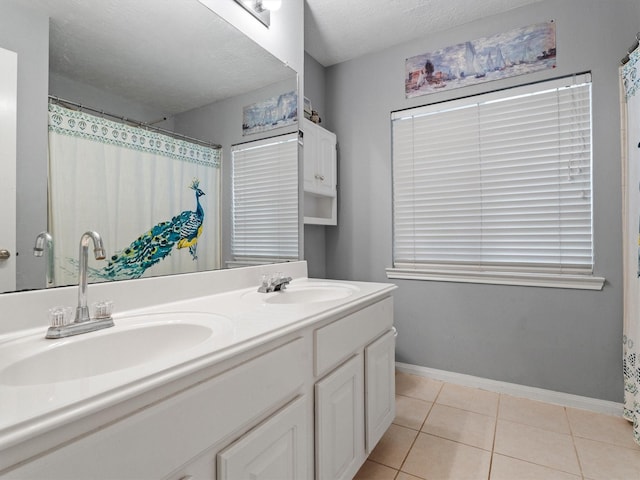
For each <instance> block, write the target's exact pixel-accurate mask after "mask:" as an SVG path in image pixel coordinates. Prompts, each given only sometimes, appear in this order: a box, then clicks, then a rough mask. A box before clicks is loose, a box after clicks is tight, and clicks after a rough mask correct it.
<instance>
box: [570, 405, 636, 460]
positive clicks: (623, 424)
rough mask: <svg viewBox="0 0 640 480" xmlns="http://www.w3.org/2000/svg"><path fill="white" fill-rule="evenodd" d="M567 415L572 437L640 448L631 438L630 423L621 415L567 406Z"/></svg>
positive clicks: (631, 428)
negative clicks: (604, 413) (616, 415)
mask: <svg viewBox="0 0 640 480" xmlns="http://www.w3.org/2000/svg"><path fill="white" fill-rule="evenodd" d="M567 416H568V417H569V425H570V426H571V431H572V433H573V436H574V437H581V438H588V439H590V440H597V441H599V442H605V443H611V444H613V445H620V446H622V447H627V448H636V449H637V450H640V446H638V444H637V443H636V442H635V441H634V440H633V433H632V430H633V427H632V425H631V423H630V422H628V421H627V420H625V419H624V418H622V417H615V416H613V415H603V414H601V413H595V412H589V411H587V410H578V409H576V408H567Z"/></svg>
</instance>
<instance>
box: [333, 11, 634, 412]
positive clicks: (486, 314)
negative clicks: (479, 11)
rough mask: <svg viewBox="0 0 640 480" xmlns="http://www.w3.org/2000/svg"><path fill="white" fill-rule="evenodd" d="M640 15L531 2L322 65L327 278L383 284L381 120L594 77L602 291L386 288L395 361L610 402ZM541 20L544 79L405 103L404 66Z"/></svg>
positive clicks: (385, 239)
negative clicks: (329, 151) (553, 57)
mask: <svg viewBox="0 0 640 480" xmlns="http://www.w3.org/2000/svg"><path fill="white" fill-rule="evenodd" d="M639 14H640V4H638V2H637V0H620V1H616V2H609V1H604V0H601V1H598V0H563V1H550V0H549V1H543V2H540V3H536V4H533V5H529V6H526V7H522V8H519V9H517V10H512V11H510V12H506V13H504V14H501V15H499V16H494V17H489V18H485V19H483V20H481V21H477V22H474V23H470V24H467V25H465V26H463V27H460V28H455V29H451V30H448V31H446V32H440V33H438V34H433V35H425V36H424V38H421V39H419V40H416V41H413V42H411V43H409V44H405V45H401V46H398V47H395V48H392V49H388V50H385V51H382V52H379V53H376V54H371V55H367V56H363V57H361V58H358V59H356V60H353V61H349V62H344V63H342V64H338V65H336V66H333V67H331V68H328V69H327V72H326V73H327V79H326V81H327V84H326V87H327V90H326V91H327V97H326V112H325V115H324V117H326V126H327V128H329V129H330V130H333V131H335V132H336V133H337V135H338V138H339V139H340V149H339V154H340V158H341V162H340V169H339V174H340V188H339V192H338V195H339V198H340V203H339V212H338V217H339V219H340V223H339V227H338V229H337V230H327V236H326V242H327V267H326V269H327V275H328V276H330V277H332V278H337V279H353V280H369V281H387V278H386V275H385V267H389V266H391V261H392V231H391V229H392V215H391V212H392V205H391V161H390V150H391V149H390V120H389V113H390V112H391V111H393V110H398V109H404V108H408V107H412V106H417V105H422V104H427V103H432V102H437V101H443V100H446V99H451V98H455V97H458V96H464V95H470V94H474V93H479V92H483V91H488V90H494V89H499V88H503V87H506V86H511V85H516V84H519V83H522V82H532V81H536V80H541V79H545V78H552V77H557V76H562V75H567V74H571V73H577V72H583V71H592V73H593V111H594V115H593V146H594V149H593V150H594V169H593V184H594V229H595V232H594V240H595V273H596V274H597V275H601V276H604V277H606V279H607V282H606V285H605V287H604V290H603V291H596V292H592V291H583V290H569V289H554V288H537V287H517V286H497V285H496V286H494V285H476V284H459V283H446V282H427V281H409V280H406V281H396V282H395V283H397V284H398V286H399V287H400V288H399V289H398V290H397V291H396V292H395V293H394V297H395V321H396V325H397V327H398V331H399V336H398V342H397V360H398V361H400V362H407V363H410V364H415V365H421V366H426V367H431V368H436V369H443V370H447V371H452V372H459V373H465V374H469V375H476V376H480V377H485V378H490V379H496V380H501V381H506V382H513V383H517V384H523V385H529V386H534V387H541V388H545V389H550V390H555V391H561V392H567V393H572V394H577V395H584V396H588V397H594V398H600V399H606V400H612V401H622V397H623V382H622V372H621V370H622V361H621V357H622V349H621V341H622V254H621V242H622V240H621V207H620V205H621V187H620V183H621V182H620V174H621V169H620V133H619V96H618V95H619V93H618V76H617V74H618V62H619V59H620V58H621V57H622V56H623V54H624V52H625V51H626V49H627V48H628V46H629V44H630V43H631V42H632V41H633V37H634V35H635V33H636V32H637V31H638V23H637V19H638V16H639ZM550 19H554V20H555V21H556V22H557V47H558V59H557V60H558V67H557V68H556V69H555V70H553V71H546V72H538V73H535V74H530V75H527V76H526V77H520V78H518V77H515V78H512V79H509V80H502V81H496V82H489V83H485V84H482V85H476V86H474V87H468V88H464V89H458V90H450V91H445V92H441V93H437V94H433V95H429V96H423V97H418V98H414V99H410V100H406V99H405V98H404V81H403V80H404V61H405V59H406V58H407V57H410V56H413V55H417V54H421V53H426V52H429V51H432V50H436V49H439V48H443V47H446V46H449V45H455V44H458V43H462V42H464V41H466V40H471V39H475V38H480V37H484V36H488V35H492V34H494V33H498V32H503V31H507V30H509V29H512V28H516V27H520V26H525V25H530V24H534V23H539V22H545V21H548V20H550ZM323 120H324V119H323Z"/></svg>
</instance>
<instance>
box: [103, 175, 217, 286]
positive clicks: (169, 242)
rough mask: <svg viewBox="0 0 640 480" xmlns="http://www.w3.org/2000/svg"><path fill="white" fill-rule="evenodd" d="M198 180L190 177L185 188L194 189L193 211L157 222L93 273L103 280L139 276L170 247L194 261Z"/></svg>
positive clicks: (199, 221)
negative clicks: (190, 180)
mask: <svg viewBox="0 0 640 480" xmlns="http://www.w3.org/2000/svg"><path fill="white" fill-rule="evenodd" d="M199 186H200V180H199V179H197V178H194V179H193V181H192V182H191V185H189V188H190V189H192V190H193V191H194V192H195V197H196V208H195V210H185V211H184V212H181V213H179V214H178V215H176V216H174V217H173V218H172V219H171V220H169V221H165V222H160V223H158V224H156V225H154V226H153V227H152V228H151V229H150V230H148V231H147V232H145V233H143V234H142V235H140V236H139V237H138V238H136V239H135V240H134V241H133V242H131V244H130V245H129V246H128V247H127V248H125V249H123V250H121V251H119V252H116V253H115V254H113V255H112V256H111V257H110V258H109V263H108V264H107V266H106V267H104V268H102V269H100V270H94V271H93V272H92V274H93V276H95V277H98V278H102V279H105V280H124V279H132V278H140V277H141V276H142V275H143V274H144V272H145V271H146V270H147V269H148V268H149V267H151V266H153V265H155V264H156V263H158V262H159V261H161V260H163V259H164V258H166V257H167V256H168V255H170V254H171V251H172V250H173V248H174V247H176V248H177V249H182V248H188V249H189V253H191V257H192V258H193V260H197V258H198V255H197V247H198V237H200V235H201V234H202V226H203V223H204V209H203V208H202V205H201V204H200V197H202V196H203V195H204V194H205V193H204V192H203V191H202V190H200V188H199Z"/></svg>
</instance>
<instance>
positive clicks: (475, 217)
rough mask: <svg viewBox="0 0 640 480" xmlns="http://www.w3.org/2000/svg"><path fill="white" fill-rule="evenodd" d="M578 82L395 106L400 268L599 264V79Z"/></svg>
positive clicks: (556, 268) (566, 269)
mask: <svg viewBox="0 0 640 480" xmlns="http://www.w3.org/2000/svg"><path fill="white" fill-rule="evenodd" d="M583 77H586V76H583ZM567 83H568V79H560V80H555V81H551V82H543V83H539V84H535V85H528V86H525V87H518V88H513V89H509V90H503V91H500V92H493V93H491V94H485V95H480V96H476V97H473V98H466V99H460V100H456V101H453V102H445V103H441V104H437V105H432V106H427V107H421V108H417V109H412V110H409V111H402V112H396V113H394V114H393V115H392V135H393V140H392V147H393V189H394V190H393V214H394V232H393V241H394V252H393V261H394V267H395V268H400V269H414V270H420V269H428V268H439V269H442V268H444V269H447V268H449V269H453V270H455V269H465V270H469V269H475V270H485V269H491V270H501V269H502V270H506V271H518V272H531V271H544V272H553V273H571V274H574V273H577V274H588V273H591V272H592V271H593V233H592V196H591V83H590V79H588V78H580V81H573V82H569V83H571V84H570V85H567Z"/></svg>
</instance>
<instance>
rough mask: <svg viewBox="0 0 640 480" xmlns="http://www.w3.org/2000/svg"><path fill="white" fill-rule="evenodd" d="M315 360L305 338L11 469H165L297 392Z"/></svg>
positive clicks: (47, 473)
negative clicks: (310, 357)
mask: <svg viewBox="0 0 640 480" xmlns="http://www.w3.org/2000/svg"><path fill="white" fill-rule="evenodd" d="M308 361H309V359H308V357H307V353H306V352H305V348H304V342H303V340H302V339H301V338H298V339H296V340H293V341H291V342H289V343H287V344H285V345H283V346H280V347H278V348H276V349H274V350H271V351H269V352H267V353H264V354H263V355H260V356H258V357H256V358H254V359H252V360H249V361H247V362H245V363H243V364H241V365H239V366H236V367H234V368H232V369H231V370H228V371H227V372H225V373H222V374H220V375H218V376H216V377H214V378H212V379H210V380H208V381H206V382H203V383H201V384H200V385H197V386H195V387H193V388H190V389H189V390H186V391H184V392H182V393H180V394H178V395H175V396H173V397H171V398H169V399H167V400H165V401H161V402H160V403H158V404H155V405H154V406H152V407H149V408H147V409H146V410H143V411H141V412H139V413H136V414H134V415H131V416H130V417H127V418H125V419H123V420H121V421H119V422H117V423H114V424H112V425H110V426H108V427H106V428H104V429H102V430H99V431H97V432H95V433H93V434H90V435H87V436H86V437H83V438H81V439H80V440H78V441H76V442H73V443H71V444H69V445H67V446H65V447H63V448H60V449H59V450H56V451H54V452H52V453H50V454H48V455H45V456H43V457H40V458H38V459H37V460H35V461H33V462H30V463H28V464H26V465H24V466H23V467H21V468H19V469H17V470H14V471H11V472H9V473H8V477H9V478H25V479H26V478H47V479H55V478H61V479H68V478H92V479H113V478H162V477H165V476H166V475H167V474H168V473H169V472H174V471H176V469H177V468H178V467H180V466H181V465H184V464H185V463H186V462H187V461H189V460H190V459H192V458H193V457H194V455H195V454H197V453H199V452H203V451H205V450H206V449H207V448H209V447H211V446H212V445H214V444H215V443H216V442H219V441H221V440H222V439H224V438H225V437H228V436H229V435H232V434H233V433H234V432H236V431H238V430H240V429H242V428H246V426H247V425H251V424H255V423H256V422H257V421H258V419H260V418H261V417H263V416H264V415H265V414H266V413H267V412H268V411H269V410H272V409H275V408H277V407H279V406H281V405H283V404H284V403H285V402H286V401H287V400H289V399H290V398H292V397H293V396H294V395H295V392H296V391H298V390H299V389H300V387H301V386H302V385H303V383H304V378H305V375H308V370H307V365H308ZM150 439H152V440H151V441H150ZM141 447H144V448H141Z"/></svg>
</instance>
